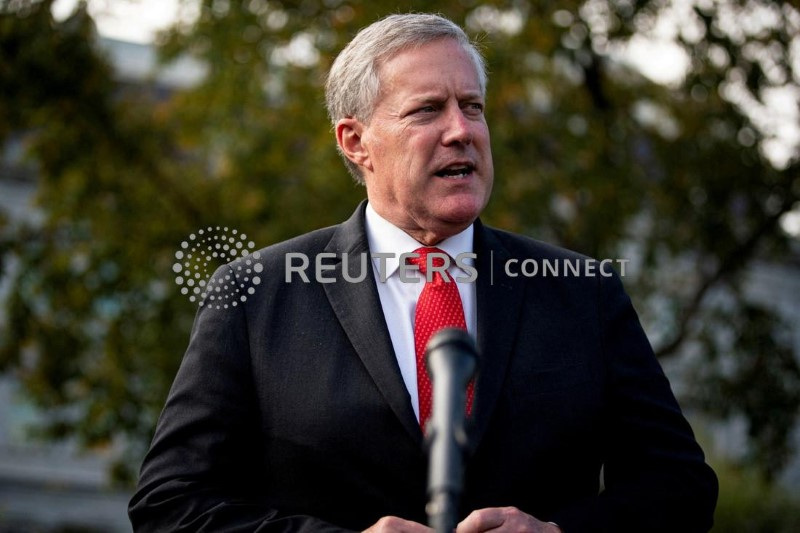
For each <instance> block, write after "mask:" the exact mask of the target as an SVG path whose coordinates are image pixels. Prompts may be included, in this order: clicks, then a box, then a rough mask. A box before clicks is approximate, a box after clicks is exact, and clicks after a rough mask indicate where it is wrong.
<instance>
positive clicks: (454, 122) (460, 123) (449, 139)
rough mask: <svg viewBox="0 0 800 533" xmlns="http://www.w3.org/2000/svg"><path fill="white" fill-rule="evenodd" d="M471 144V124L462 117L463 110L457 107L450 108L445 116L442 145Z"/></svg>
mask: <svg viewBox="0 0 800 533" xmlns="http://www.w3.org/2000/svg"><path fill="white" fill-rule="evenodd" d="M470 143H472V124H471V123H470V120H469V119H468V118H467V117H466V116H465V115H464V110H463V109H461V108H460V107H459V106H451V107H450V108H449V109H448V111H447V113H446V114H445V124H444V131H443V132H442V144H443V145H445V146H449V145H451V144H464V145H467V144H470Z"/></svg>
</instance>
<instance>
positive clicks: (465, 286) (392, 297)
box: [366, 204, 477, 420]
mask: <svg viewBox="0 0 800 533" xmlns="http://www.w3.org/2000/svg"><path fill="white" fill-rule="evenodd" d="M366 230H367V239H368V242H369V249H370V253H372V254H376V253H388V254H391V256H390V257H388V258H386V259H384V260H383V261H381V260H379V259H378V258H373V260H372V268H373V272H374V273H375V281H376V283H377V285H378V295H379V296H380V299H381V307H382V308H383V316H384V317H385V318H386V325H387V326H388V328H389V335H390V337H391V339H392V346H393V347H394V353H395V355H396V356H397V364H398V365H400V373H401V374H402V376H403V381H404V382H405V384H406V388H407V389H408V392H409V394H410V395H411V405H412V406H413V408H414V413H415V414H416V415H417V419H418V420H419V397H418V394H417V360H416V352H415V350H414V312H415V311H416V307H417V299H419V295H420V293H421V292H422V289H423V287H424V286H425V276H424V275H422V274H421V273H420V272H419V271H417V270H407V271H405V276H406V278H413V279H417V280H419V281H418V282H417V283H404V282H403V281H402V280H401V279H400V274H399V272H398V271H399V266H400V255H401V254H404V253H412V252H413V251H414V250H416V249H417V248H419V247H421V246H425V245H424V244H421V243H419V242H417V241H416V240H415V239H414V238H413V237H411V236H410V235H409V234H408V233H406V232H404V231H403V230H401V229H400V228H398V227H397V226H395V225H394V224H392V223H391V222H389V221H388V220H386V219H385V218H383V217H381V216H380V215H379V214H378V213H377V212H375V210H374V209H373V208H372V206H371V205H370V204H367V211H366ZM473 235H474V229H473V226H472V225H470V226H469V227H468V228H467V229H465V230H464V231H462V232H461V233H458V234H456V235H453V236H452V237H449V238H447V239H445V240H443V241H442V242H440V243H439V244H437V245H436V247H437V248H440V249H442V250H444V251H445V252H447V254H448V255H450V257H452V258H453V259H455V258H456V256H458V255H459V254H462V253H472V251H473V246H472V245H473ZM464 263H467V264H469V265H473V264H474V262H473V261H472V260H471V259H470V260H466V261H464ZM384 268H385V272H383V273H382V272H381V270H382V269H384ZM447 273H448V274H449V275H450V277H451V278H452V279H457V278H460V277H468V276H469V273H468V272H465V271H464V270H463V269H461V268H459V267H458V265H456V264H455V261H452V262H451V263H450V268H448V269H447ZM381 279H385V280H386V281H385V282H382V281H381ZM456 286H457V287H458V292H459V294H460V295H461V303H462V305H463V307H464V320H465V321H466V324H467V331H468V332H469V333H470V335H471V336H472V338H475V337H476V332H477V315H476V310H475V283H457V284H456Z"/></svg>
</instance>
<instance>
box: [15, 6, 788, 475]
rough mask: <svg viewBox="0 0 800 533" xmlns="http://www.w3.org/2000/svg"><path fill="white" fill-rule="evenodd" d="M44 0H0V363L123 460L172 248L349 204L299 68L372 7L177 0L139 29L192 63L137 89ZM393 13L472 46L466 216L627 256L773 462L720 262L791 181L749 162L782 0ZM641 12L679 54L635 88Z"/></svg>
mask: <svg viewBox="0 0 800 533" xmlns="http://www.w3.org/2000/svg"><path fill="white" fill-rule="evenodd" d="M51 3H52V2H51V1H46V0H42V1H39V2H36V1H33V0H29V1H24V0H16V1H2V3H0V6H2V15H0V16H2V18H1V19H0V45H2V49H3V55H2V59H1V60H0V61H2V62H1V63H0V87H2V89H0V90H2V92H3V97H2V99H0V141H3V139H5V138H8V136H9V135H12V134H14V135H20V132H21V133H22V134H24V135H25V138H26V139H27V141H28V144H29V148H30V150H29V153H30V156H31V158H32V159H33V160H35V161H36V162H37V164H38V166H39V171H40V175H41V181H40V184H39V189H38V191H39V194H38V205H39V206H40V209H41V214H42V217H41V221H40V222H37V223H35V224H27V225H25V226H18V225H16V226H11V225H9V224H7V225H6V228H5V231H4V232H3V237H2V238H3V239H4V244H3V245H2V246H0V252H5V254H6V256H7V257H8V258H11V257H13V258H14V260H15V261H14V262H15V264H16V268H15V269H13V271H12V272H11V274H10V275H13V276H14V277H15V279H14V284H13V288H12V291H11V294H10V297H9V300H8V302H7V304H6V307H7V312H8V318H9V320H8V321H7V324H6V325H5V326H4V327H3V328H2V329H0V365H2V366H3V368H6V369H14V371H15V372H17V374H18V375H19V376H20V378H21V379H22V380H23V381H24V382H25V384H26V385H27V387H28V390H29V391H30V392H31V395H32V397H33V398H34V399H35V400H36V401H37V402H38V403H39V404H40V405H41V406H42V407H44V408H46V409H48V410H50V412H51V413H52V421H53V424H52V425H51V426H50V427H49V430H50V433H51V434H54V435H75V436H78V437H80V438H81V439H82V440H83V441H84V442H85V443H86V444H88V445H98V444H104V443H108V442H111V441H112V439H115V438H119V437H120V436H122V437H123V439H124V440H125V441H126V442H127V444H128V446H129V448H128V449H129V450H130V457H132V458H134V459H130V457H129V462H128V463H127V464H128V465H134V466H135V463H136V462H137V461H138V459H139V454H140V453H141V449H142V446H144V445H146V443H147V440H148V437H149V435H150V433H151V431H152V428H153V425H154V423H155V418H156V416H157V413H158V410H159V409H160V406H161V405H162V403H163V400H164V397H165V395H166V391H167V388H168V385H169V382H170V381H171V379H172V377H173V375H174V372H175V370H176V368H177V365H178V363H179V359H180V353H182V351H183V349H184V348H185V345H186V342H187V335H188V331H189V327H190V323H191V318H192V313H193V309H192V306H191V305H190V304H189V303H188V302H186V300H185V299H184V298H183V297H181V296H179V295H178V293H177V288H176V287H175V286H174V285H172V284H171V271H170V266H171V265H172V263H173V261H174V259H173V257H174V255H173V254H174V252H175V250H176V249H177V246H178V244H179V243H180V241H181V240H182V239H183V238H184V237H185V236H186V235H188V234H189V233H191V232H192V231H195V230H196V229H198V228H200V227H203V226H206V225H209V224H215V225H219V224H225V225H228V226H232V227H235V228H240V229H242V230H246V231H247V232H248V234H249V235H250V236H251V237H252V239H253V240H254V241H255V242H256V243H258V244H259V245H265V244H268V243H272V242H276V241H278V240H281V239H284V238H286V237H289V236H292V235H296V234H299V233H301V232H304V231H307V230H310V229H312V228H316V227H320V226H322V225H327V224H332V223H336V222H338V221H340V220H342V219H343V218H345V217H346V216H347V215H348V214H349V213H350V212H351V211H352V209H353V207H354V205H355V203H356V202H357V201H358V200H359V199H360V198H361V197H363V196H364V192H363V190H362V189H361V188H360V187H358V186H356V185H354V184H353V183H352V182H351V181H350V180H349V179H348V178H347V175H346V173H345V171H344V168H343V166H342V165H341V163H340V162H339V161H338V159H337V157H338V156H337V155H336V152H335V149H334V140H333V136H332V134H331V131H330V125H329V124H328V122H327V120H326V117H325V112H324V109H323V104H322V101H323V97H322V90H321V86H322V81H323V79H324V75H325V72H326V71H327V68H328V67H329V65H330V63H331V61H332V59H333V57H335V54H336V53H337V52H338V50H340V49H341V47H342V46H344V44H345V43H346V42H347V41H348V40H349V39H350V38H351V37H352V35H353V34H354V32H355V31H357V29H358V28H360V27H362V26H364V25H366V24H368V23H369V22H371V21H373V20H375V19H377V18H379V17H381V16H383V15H386V14H388V13H390V12H394V11H395V10H396V4H395V3H392V2H386V1H383V0H372V1H370V2H365V1H361V0H351V1H345V0H327V1H325V2H320V1H314V0H303V1H292V0H283V1H279V0H273V1H269V2H267V1H266V0H245V1H235V0H202V1H199V0H198V1H193V2H190V1H189V0H187V1H186V4H187V5H188V4H192V5H195V6H199V15H198V17H197V18H196V20H193V21H191V22H181V23H179V24H178V25H177V26H176V27H174V28H173V29H172V30H171V31H169V32H168V33H166V34H164V35H163V36H162V39H161V41H160V50H161V54H162V57H163V59H164V60H165V61H168V60H171V59H175V58H177V57H180V56H183V55H191V56H193V57H195V58H197V59H198V60H199V61H201V62H202V63H203V64H204V65H205V66H206V67H207V75H206V77H205V78H204V79H203V81H202V82H201V83H199V84H198V85H196V86H194V87H192V88H190V89H188V90H185V91H180V92H176V93H175V94H173V95H172V97H171V98H169V99H167V100H165V101H163V100H156V101H153V100H152V99H151V98H149V97H148V96H147V94H144V95H143V94H142V93H135V92H130V91H121V90H120V89H119V88H118V87H117V86H116V85H115V84H114V82H113V79H112V75H111V72H110V71H109V67H108V65H107V64H106V62H105V61H104V60H103V58H101V57H99V56H98V54H97V51H96V47H95V46H94V40H95V38H96V37H95V35H94V31H93V26H92V23H91V21H90V19H89V17H88V16H87V15H86V10H85V7H81V8H79V10H78V12H76V14H75V15H73V16H72V17H71V18H70V19H68V20H65V21H64V22H60V23H56V22H54V21H53V20H52V17H51V15H50V5H51ZM413 9H414V10H415V11H435V12H440V13H442V14H443V15H445V16H448V17H450V18H452V19H453V20H454V21H456V22H457V23H460V24H463V25H464V26H465V27H466V28H467V29H468V31H469V32H470V33H472V34H474V35H477V36H479V39H480V40H481V41H482V42H483V43H484V44H485V49H486V54H487V58H488V61H489V65H490V68H491V81H490V87H489V95H488V106H487V115H488V120H489V122H490V127H491V131H492V139H493V151H494V155H495V171H496V181H495V191H494V193H493V199H492V202H491V203H490V206H489V208H488V210H487V212H486V215H485V217H484V218H485V219H486V220H487V221H488V222H489V223H492V224H494V225H497V226H501V227H505V228H508V229H512V230H516V231H519V232H522V233H526V234H529V235H532V236H536V237H538V238H543V239H545V240H549V241H552V242H556V243H559V244H562V245H565V246H568V247H570V248H573V249H576V250H578V251H581V252H584V253H587V254H590V255H594V256H597V257H621V258H623V257H624V258H630V259H631V260H632V263H631V264H630V265H629V266H628V269H627V270H628V271H627V274H628V276H627V279H626V285H627V286H628V288H629V290H631V292H632V293H633V296H634V300H635V302H636V303H637V307H638V308H639V310H640V313H641V315H642V318H643V322H644V323H645V325H646V327H647V329H648V331H649V333H650V334H651V338H652V339H653V341H654V343H655V345H656V349H657V351H658V353H659V355H661V356H662V357H665V358H666V357H670V356H673V355H674V354H677V353H679V352H681V350H683V351H686V350H687V349H690V350H691V351H692V352H694V353H695V355H696V357H695V360H696V361H699V362H700V363H701V364H702V367H703V369H704V370H705V371H704V372H703V373H701V374H702V375H700V374H698V378H697V379H698V380H699V381H698V382H697V383H695V385H696V387H695V388H693V390H702V391H705V392H706V393H705V394H695V395H693V396H692V398H693V399H694V400H695V401H697V402H699V404H700V405H703V406H704V407H707V408H711V409H715V410H717V411H719V412H724V413H741V414H743V415H744V416H745V417H747V419H748V420H749V421H750V424H751V425H750V429H751V431H750V436H751V437H752V440H753V443H754V446H753V450H754V460H755V461H756V462H757V463H758V464H760V465H762V466H763V468H764V473H765V474H767V475H773V474H774V473H776V472H778V471H779V469H780V468H781V466H782V464H783V460H784V458H785V457H786V455H787V453H788V444H787V434H788V433H787V430H786V428H790V427H791V426H792V425H793V424H794V423H795V416H796V413H797V411H798V406H800V371H799V370H798V367H797V362H796V359H794V358H793V357H792V356H791V350H790V348H789V344H788V341H787V340H786V338H785V337H786V336H785V335H782V334H781V328H780V327H779V324H778V322H777V319H776V318H775V317H773V316H772V315H771V314H770V312H769V311H768V310H766V309H754V308H753V306H752V304H748V303H747V302H746V299H745V297H744V294H743V277H742V274H743V272H744V270H745V268H746V267H748V266H750V265H752V264H754V261H757V260H780V259H781V258H782V257H785V256H786V254H788V253H789V246H790V239H789V238H788V237H787V235H786V234H785V233H783V232H782V231H781V229H780V226H779V220H780V218H781V217H782V216H783V215H784V214H786V213H787V212H789V211H790V210H791V209H792V208H793V207H794V206H796V205H797V202H798V196H800V180H799V179H798V163H797V157H796V156H797V147H796V146H793V147H789V148H790V150H791V152H790V153H789V155H788V157H784V158H783V159H782V160H780V161H775V160H774V159H775V158H774V157H773V160H771V159H770V154H771V153H774V152H775V146H776V144H775V143H778V142H779V140H778V139H776V138H774V136H773V133H774V132H773V131H772V130H770V127H771V126H770V124H769V123H767V122H764V121H760V120H759V116H763V110H764V109H765V108H766V107H765V106H766V104H767V103H768V102H769V100H770V99H771V98H773V97H774V96H775V95H776V94H778V93H779V92H780V91H783V93H780V94H790V95H794V96H795V98H796V96H797V91H798V90H800V77H799V76H798V72H797V64H796V63H797V60H796V58H795V57H794V56H793V55H792V53H791V49H792V47H796V46H797V43H798V38H797V36H798V27H800V15H798V11H797V9H796V7H793V6H792V5H791V3H790V2H772V1H767V0H726V1H718V2H710V1H702V0H696V1H694V2H674V3H673V2H670V1H668V0H639V1H633V0H588V1H576V0H561V1H559V2H549V1H544V0H540V1H532V0H529V1H526V0H509V1H499V0H495V1H486V2H478V1H475V0H441V1H436V2H433V1H430V2H424V1H423V2H415V3H414V5H413ZM665 25H666V27H667V30H668V31H671V32H672V33H671V36H672V37H673V38H674V40H675V42H676V43H677V45H678V46H680V47H681V48H682V49H683V50H684V51H685V53H686V57H687V58H688V65H687V68H686V72H685V73H684V74H683V75H677V76H676V77H675V81H674V82H672V83H671V84H668V85H659V84H655V83H653V82H650V81H648V80H647V79H646V78H644V77H642V76H641V75H640V74H638V73H636V72H635V71H633V70H632V69H630V68H627V67H625V66H624V65H623V64H621V63H620V61H619V60H618V58H619V52H620V50H622V49H623V47H624V46H626V45H627V46H639V45H641V44H640V43H641V42H642V41H641V39H643V38H646V37H647V36H648V35H652V34H653V33H654V32H656V31H658V32H661V33H663V32H664V31H665V30H664V27H665ZM795 103H796V102H795ZM759 113H760V114H759ZM770 150H771V151H770ZM0 259H2V257H0ZM720 302H721V303H720ZM725 332H729V333H730V334H728V335H726V334H725ZM731 334H737V335H734V337H735V338H734V341H733V342H732V343H726V342H724V341H725V340H726V339H729V338H730V337H731ZM723 361H724V362H723ZM724 368H728V369H730V368H736V369H738V370H737V371H735V372H733V373H731V372H729V371H728V372H726V371H723V369H724ZM744 390H746V391H747V392H748V393H747V394H740V392H741V391H744ZM709 391H713V393H711V392H709ZM765 412H768V413H770V416H768V417H765V416H764V413H765ZM768 458H769V460H767V459H768ZM125 472H126V471H125V469H124V468H120V470H119V471H118V475H119V476H121V477H122V478H124V473H125Z"/></svg>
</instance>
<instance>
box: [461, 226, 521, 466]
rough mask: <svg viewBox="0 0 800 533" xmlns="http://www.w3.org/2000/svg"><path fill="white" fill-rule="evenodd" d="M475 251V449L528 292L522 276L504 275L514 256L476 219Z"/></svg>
mask: <svg viewBox="0 0 800 533" xmlns="http://www.w3.org/2000/svg"><path fill="white" fill-rule="evenodd" d="M475 253H476V254H477V265H478V266H477V268H478V281H477V284H478V286H477V288H476V297H477V308H478V342H477V344H478V353H479V355H480V361H481V362H480V367H479V373H478V377H477V382H476V385H475V413H474V418H473V422H472V427H471V432H470V433H471V434H470V443H471V446H470V448H472V449H473V450H474V449H475V448H477V446H478V444H479V443H480V440H481V438H482V437H483V435H484V434H485V432H486V429H487V427H488V426H489V422H490V421H491V417H492V413H493V412H494V409H495V406H496V404H497V400H498V398H499V397H500V393H501V391H502V387H503V383H504V381H505V379H506V371H507V368H508V364H509V359H510V357H511V352H512V350H513V347H514V340H515V338H516V335H517V330H518V328H519V314H520V309H521V305H522V301H523V299H524V292H525V285H524V283H522V282H521V281H520V278H510V277H508V276H506V275H505V271H504V265H505V264H506V261H507V260H508V259H510V258H511V256H510V254H509V252H508V250H506V248H505V247H504V246H503V245H502V243H501V242H500V241H499V240H498V238H497V237H496V235H495V234H494V232H493V231H492V230H491V229H488V228H485V227H483V225H482V224H481V222H480V220H478V221H476V222H475Z"/></svg>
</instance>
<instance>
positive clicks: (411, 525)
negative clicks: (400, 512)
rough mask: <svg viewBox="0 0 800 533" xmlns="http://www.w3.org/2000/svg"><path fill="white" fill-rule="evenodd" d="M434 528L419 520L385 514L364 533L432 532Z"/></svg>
mask: <svg viewBox="0 0 800 533" xmlns="http://www.w3.org/2000/svg"><path fill="white" fill-rule="evenodd" d="M432 531H433V530H432V529H431V528H429V527H427V526H423V525H422V524H420V523H418V522H411V521H409V520H403V519H402V518H397V517H396V516H384V517H383V518H381V519H380V520H378V521H377V522H375V523H374V524H373V525H372V526H370V528H369V529H367V530H365V531H364V533H431V532H432Z"/></svg>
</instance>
